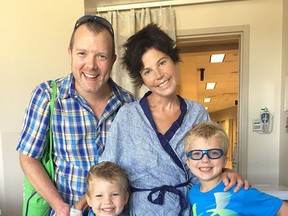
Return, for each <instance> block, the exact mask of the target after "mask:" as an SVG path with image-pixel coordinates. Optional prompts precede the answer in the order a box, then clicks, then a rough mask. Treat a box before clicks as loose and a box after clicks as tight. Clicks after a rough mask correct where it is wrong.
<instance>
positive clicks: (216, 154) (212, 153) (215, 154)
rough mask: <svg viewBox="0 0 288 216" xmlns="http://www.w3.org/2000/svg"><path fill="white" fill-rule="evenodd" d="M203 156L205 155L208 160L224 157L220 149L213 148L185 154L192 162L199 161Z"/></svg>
mask: <svg viewBox="0 0 288 216" xmlns="http://www.w3.org/2000/svg"><path fill="white" fill-rule="evenodd" d="M204 155H207V156H208V158H209V159H218V158H220V157H222V155H224V152H223V151H222V149H218V148H214V149H207V150H198V149H197V150H192V151H190V152H188V153H187V157H188V158H190V159H192V160H201V159H202V158H203V157H204Z"/></svg>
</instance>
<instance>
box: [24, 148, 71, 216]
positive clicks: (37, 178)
mask: <svg viewBox="0 0 288 216" xmlns="http://www.w3.org/2000/svg"><path fill="white" fill-rule="evenodd" d="M19 160H20V165H21V168H22V170H23V172H24V175H25V176H26V177H27V178H28V180H29V181H30V183H31V184H32V186H33V187H34V189H35V190H36V191H37V192H38V193H39V194H40V196H42V197H43V198H44V199H45V200H46V201H47V202H48V203H49V205H50V206H51V208H53V209H54V211H55V212H56V215H57V216H69V211H70V206H69V205H68V204H67V203H65V202H64V200H63V199H62V197H61V196H60V194H59V192H58V191H57V189H56V187H55V186H54V184H53V183H52V181H51V179H50V178H49V176H48V174H47V173H46V171H45V169H44V168H43V166H42V164H41V162H40V161H39V160H38V159H35V158H31V157H28V156H26V155H24V154H21V153H19Z"/></svg>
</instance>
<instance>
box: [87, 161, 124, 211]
mask: <svg viewBox="0 0 288 216" xmlns="http://www.w3.org/2000/svg"><path fill="white" fill-rule="evenodd" d="M86 183H87V186H86V199H87V203H88V205H89V206H90V207H91V208H92V209H91V210H90V212H89V214H88V216H94V215H96V216H105V215H109V216H118V215H119V216H127V214H124V213H121V212H122V211H123V209H124V206H125V205H126V204H127V202H128V198H129V182H128V177H127V174H126V172H125V171H124V170H123V169H122V168H121V167H120V166H118V165H117V164H114V163H111V162H101V163H99V164H96V165H94V166H92V167H91V169H90V171H89V173H88V176H87V180H86Z"/></svg>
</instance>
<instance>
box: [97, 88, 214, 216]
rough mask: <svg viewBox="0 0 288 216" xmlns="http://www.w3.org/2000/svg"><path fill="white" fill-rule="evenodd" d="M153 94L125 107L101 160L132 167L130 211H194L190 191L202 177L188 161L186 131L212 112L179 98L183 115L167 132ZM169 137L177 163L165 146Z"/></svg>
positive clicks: (172, 214)
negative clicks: (159, 125)
mask: <svg viewBox="0 0 288 216" xmlns="http://www.w3.org/2000/svg"><path fill="white" fill-rule="evenodd" d="M147 95H149V93H146V95H145V96H144V97H143V98H142V99H141V100H140V101H137V102H133V103H129V104H127V105H125V106H123V107H122V108H121V109H120V110H119V112H118V114H117V116H116V118H115V120H114V122H113V123H112V126H111V128H110V131H109V134H108V137H107V142H106V147H105V150H104V152H103V153H102V152H101V153H102V155H101V156H100V158H99V162H100V161H112V162H115V163H117V164H119V165H120V166H122V167H123V168H124V169H126V170H127V173H128V176H129V180H130V183H131V186H132V194H131V196H130V203H129V208H130V215H132V216H142V215H143V216H147V215H149V216H154V215H155V216H156V215H157V216H177V215H183V216H184V215H185V216H188V215H191V207H190V206H189V202H188V199H187V193H188V190H189V188H190V187H191V185H193V184H194V183H198V179H197V178H196V177H194V176H193V175H192V174H191V172H190V171H189V169H188V167H187V166H186V164H185V161H184V159H185V153H184V135H185V133H186V132H187V131H188V130H189V129H191V127H192V126H193V125H195V124H198V123H200V122H202V121H208V120H209V115H208V113H207V112H206V110H205V109H204V107H203V106H202V105H200V104H199V103H197V102H193V101H189V100H186V99H183V98H181V97H180V96H178V97H179V99H180V104H181V105H180V107H181V115H180V117H179V118H178V119H177V120H176V121H175V122H174V124H173V125H172V126H171V128H170V129H169V130H168V131H167V132H166V133H165V134H164V135H162V134H160V133H158V132H157V130H156V127H155V123H154V121H153V120H152V117H151V112H150V110H149V107H148V104H147V100H146V97H147ZM167 141H168V144H169V145H170V146H171V147H172V151H173V152H174V153H175V155H176V159H175V161H176V162H175V161H174V160H173V159H172V158H171V156H170V155H169V154H168V153H167V152H166V151H165V150H164V148H163V147H162V145H161V142H162V143H165V142H166V143H167ZM177 160H178V165H177ZM179 162H180V164H179ZM151 190H153V191H152V192H151ZM148 199H150V201H149V200H148ZM152 202H154V203H152ZM181 206H182V211H181Z"/></svg>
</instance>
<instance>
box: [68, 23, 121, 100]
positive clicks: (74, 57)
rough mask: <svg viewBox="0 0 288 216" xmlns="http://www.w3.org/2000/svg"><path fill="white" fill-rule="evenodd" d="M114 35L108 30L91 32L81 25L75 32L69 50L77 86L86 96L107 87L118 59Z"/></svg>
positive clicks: (81, 93)
mask: <svg viewBox="0 0 288 216" xmlns="http://www.w3.org/2000/svg"><path fill="white" fill-rule="evenodd" d="M112 40H113V39H112V36H111V34H110V33H109V32H108V31H107V30H103V31H102V32H98V33H97V32H91V31H90V30H89V29H88V28H87V27H86V26H85V25H81V26H79V27H78V29H77V30H76V32H75V35H74V44H73V49H72V50H70V49H69V50H68V51H69V56H70V62H71V70H72V73H73V76H74V78H75V88H76V90H77V91H78V93H79V94H80V95H82V96H84V97H85V95H87V94H97V93H99V91H100V94H101V90H102V89H105V88H107V86H108V82H107V81H108V80H109V77H110V74H111V70H112V66H113V64H114V62H115V60H116V55H115V53H114V50H113V41H112Z"/></svg>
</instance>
